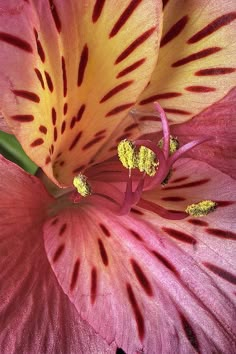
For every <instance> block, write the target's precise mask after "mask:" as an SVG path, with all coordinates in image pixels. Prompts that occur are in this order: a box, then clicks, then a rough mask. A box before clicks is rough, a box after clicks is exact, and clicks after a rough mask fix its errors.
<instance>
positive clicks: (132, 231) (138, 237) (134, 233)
mask: <svg viewBox="0 0 236 354" xmlns="http://www.w3.org/2000/svg"><path fill="white" fill-rule="evenodd" d="M142 215H143V214H142ZM129 232H130V233H131V235H132V236H134V237H135V238H136V240H138V241H141V242H142V241H143V239H142V237H141V236H140V235H139V234H138V233H137V232H136V231H134V230H131V229H129Z"/></svg>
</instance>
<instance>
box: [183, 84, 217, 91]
mask: <svg viewBox="0 0 236 354" xmlns="http://www.w3.org/2000/svg"><path fill="white" fill-rule="evenodd" d="M185 90H186V91H189V92H196V93H207V92H213V91H215V90H216V89H215V87H209V86H187V87H185Z"/></svg>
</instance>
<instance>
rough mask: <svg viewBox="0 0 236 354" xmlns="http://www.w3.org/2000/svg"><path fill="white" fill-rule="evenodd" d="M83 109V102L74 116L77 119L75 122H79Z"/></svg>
mask: <svg viewBox="0 0 236 354" xmlns="http://www.w3.org/2000/svg"><path fill="white" fill-rule="evenodd" d="M84 111H85V104H82V105H81V107H80V109H79V111H78V113H77V116H76V119H77V122H79V121H80V120H81V118H82V116H83V114H84Z"/></svg>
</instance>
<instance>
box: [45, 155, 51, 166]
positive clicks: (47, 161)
mask: <svg viewBox="0 0 236 354" xmlns="http://www.w3.org/2000/svg"><path fill="white" fill-rule="evenodd" d="M50 162H51V157H50V156H47V157H46V160H45V165H48V164H49V163H50Z"/></svg>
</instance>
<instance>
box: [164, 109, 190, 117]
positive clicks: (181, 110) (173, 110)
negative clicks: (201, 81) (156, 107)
mask: <svg viewBox="0 0 236 354" xmlns="http://www.w3.org/2000/svg"><path fill="white" fill-rule="evenodd" d="M163 109H165V111H166V113H172V114H180V115H183V116H189V115H191V114H192V113H191V112H189V111H184V110H183V109H176V108H164V107H163Z"/></svg>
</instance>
